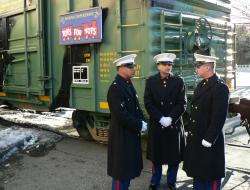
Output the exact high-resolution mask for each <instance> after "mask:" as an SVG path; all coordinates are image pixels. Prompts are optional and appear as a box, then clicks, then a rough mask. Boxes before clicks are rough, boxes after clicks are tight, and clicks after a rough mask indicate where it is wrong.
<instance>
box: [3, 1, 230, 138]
mask: <svg viewBox="0 0 250 190" xmlns="http://www.w3.org/2000/svg"><path fill="white" fill-rule="evenodd" d="M0 4H1V7H0V82H1V86H0V100H1V102H2V103H6V104H10V105H13V106H15V107H23V108H32V109H37V110H48V109H50V110H54V109H55V108H57V107H71V108H74V109H76V111H75V112H74V114H73V123H74V126H75V127H76V128H77V129H78V131H79V133H81V135H83V136H85V137H88V135H89V132H90V134H91V136H92V138H94V139H95V140H98V141H106V140H107V129H108V127H109V109H108V104H107V100H106V94H107V90H108V87H109V85H110V84H111V82H112V80H113V79H114V77H115V75H116V68H115V66H114V65H113V61H114V60H115V59H117V58H119V57H120V56H123V55H127V54H130V53H136V54H137V55H138V56H137V58H136V63H137V66H136V75H135V77H134V79H133V83H134V85H135V87H136V90H137V92H138V95H139V98H140V101H141V104H142V107H144V106H143V99H142V97H143V93H144V84H145V80H146V78H147V77H148V76H150V75H152V74H153V73H155V72H156V67H155V65H154V63H153V60H152V58H153V57H154V55H156V54H158V53H161V52H173V53H176V55H177V61H176V63H175V65H174V68H173V71H174V74H176V75H180V76H181V77H183V79H184V81H185V84H186V89H187V95H188V98H189V99H190V97H191V96H192V93H193V89H194V88H195V86H196V84H197V82H198V81H199V80H200V79H199V78H197V76H196V75H195V74H194V68H193V65H192V62H193V53H194V52H195V51H197V50H206V51H209V52H210V53H211V55H213V56H216V57H218V58H219V60H218V62H217V72H218V73H219V75H220V76H221V77H223V78H224V80H225V81H226V82H227V84H228V85H230V87H233V82H234V77H235V73H234V69H235V64H234V57H235V54H234V52H235V50H234V48H235V47H234V33H233V32H232V30H233V28H232V25H231V24H230V1H229V0H218V1H212V0H211V1H210V0H188V1H184V0H175V1H173V0H84V1H83V0H49V1H48V0H0ZM93 8H97V9H99V10H101V13H100V14H101V28H102V32H101V38H100V41H99V42H89V43H86V42H82V43H81V42H79V43H71V44H70V43H69V44H62V43H61V41H60V40H62V39H61V36H60V34H61V30H59V28H60V27H59V26H60V24H61V23H62V22H63V21H62V17H63V18H64V19H66V20H67V19H73V20H74V18H75V17H79V16H74V15H81V16H82V17H87V16H88V15H90V14H89V13H87V12H88V11H89V10H92V9H93ZM94 10H95V9H94ZM64 40H67V39H64ZM74 40H76V41H77V39H76V38H75V39H74ZM86 129H88V130H86Z"/></svg>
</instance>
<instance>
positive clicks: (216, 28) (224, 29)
mask: <svg viewBox="0 0 250 190" xmlns="http://www.w3.org/2000/svg"><path fill="white" fill-rule="evenodd" d="M211 28H212V29H215V30H223V31H229V29H226V28H218V27H213V26H212V27H211Z"/></svg>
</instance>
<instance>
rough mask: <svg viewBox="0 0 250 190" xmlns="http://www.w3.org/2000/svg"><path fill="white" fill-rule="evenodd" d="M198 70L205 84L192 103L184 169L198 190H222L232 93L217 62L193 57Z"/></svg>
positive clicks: (198, 56)
mask: <svg viewBox="0 0 250 190" xmlns="http://www.w3.org/2000/svg"><path fill="white" fill-rule="evenodd" d="M194 56H195V60H196V62H195V68H196V72H197V74H198V75H199V76H201V77H202V78H203V80H202V81H201V82H200V83H199V84H198V85H197V87H196V89H195V91H194V95H193V99H192V102H191V113H190V122H189V125H188V127H187V129H188V138H187V147H186V152H185V158H184V164H183V169H184V170H185V171H186V173H187V175H188V176H189V177H193V178H194V182H193V189H195V190H218V189H221V178H223V177H224V176H225V150H224V135H223V131H222V128H223V125H224V123H225V120H226V116H227V109H228V99H229V90H228V87H227V86H226V85H225V84H224V82H223V80H221V79H220V78H219V77H218V76H217V74H216V73H215V64H216V58H215V57H211V56H206V55H201V54H194Z"/></svg>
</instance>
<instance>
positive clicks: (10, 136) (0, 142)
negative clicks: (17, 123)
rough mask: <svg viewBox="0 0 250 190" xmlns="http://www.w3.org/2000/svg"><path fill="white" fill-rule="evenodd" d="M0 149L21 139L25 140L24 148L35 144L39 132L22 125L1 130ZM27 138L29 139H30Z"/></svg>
mask: <svg viewBox="0 0 250 190" xmlns="http://www.w3.org/2000/svg"><path fill="white" fill-rule="evenodd" d="M0 137H1V138H0V149H4V148H7V147H9V146H11V145H13V144H15V143H17V142H19V141H20V140H24V146H23V147H24V148H26V147H28V146H30V145H32V144H34V143H35V142H36V141H37V140H38V135H37V132H35V131H33V130H32V129H23V128H20V127H18V128H17V127H12V128H7V129H4V130H1V131H0ZM28 137H30V138H28ZM25 139H29V140H28V141H27V140H25Z"/></svg>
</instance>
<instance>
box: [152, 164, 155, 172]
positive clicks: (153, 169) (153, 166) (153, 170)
mask: <svg viewBox="0 0 250 190" xmlns="http://www.w3.org/2000/svg"><path fill="white" fill-rule="evenodd" d="M152 174H155V165H154V164H152Z"/></svg>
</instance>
